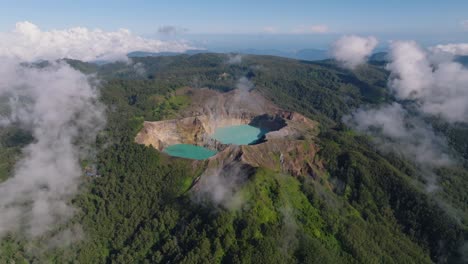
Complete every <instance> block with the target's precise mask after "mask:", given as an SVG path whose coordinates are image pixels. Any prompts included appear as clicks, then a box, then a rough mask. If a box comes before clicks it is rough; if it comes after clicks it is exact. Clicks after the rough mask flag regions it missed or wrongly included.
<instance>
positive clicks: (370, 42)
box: [331, 35, 378, 69]
mask: <svg viewBox="0 0 468 264" xmlns="http://www.w3.org/2000/svg"><path fill="white" fill-rule="evenodd" d="M377 44H378V41H377V39H376V38H375V37H373V36H369V37H360V36H356V35H349V36H343V37H341V38H340V39H338V40H337V41H335V42H334V43H333V45H332V48H331V54H332V56H333V58H335V60H337V61H338V62H340V63H341V64H343V66H344V67H346V68H350V69H354V68H356V67H357V66H359V65H361V64H364V63H365V62H366V61H367V58H368V57H369V56H370V55H371V54H372V51H373V50H374V49H375V47H376V46H377Z"/></svg>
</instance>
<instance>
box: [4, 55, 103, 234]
mask: <svg viewBox="0 0 468 264" xmlns="http://www.w3.org/2000/svg"><path fill="white" fill-rule="evenodd" d="M0 80H1V81H0V96H7V97H9V98H10V109H11V114H10V115H9V116H8V117H7V119H8V120H11V121H12V122H14V123H16V124H21V125H22V126H23V127H27V128H29V129H30V131H31V133H32V135H33V137H34V142H32V143H31V144H29V145H27V146H26V147H24V148H23V150H22V157H21V159H20V160H19V161H18V162H17V164H16V165H15V169H14V175H13V177H11V178H9V179H8V180H6V181H4V182H2V183H0V216H1V217H0V236H1V235H4V234H5V233H7V232H9V231H15V230H16V231H24V232H26V233H27V234H29V235H30V236H38V235H41V234H43V233H44V232H47V231H50V230H52V229H53V228H55V227H57V225H58V224H61V223H63V222H64V221H66V220H67V219H69V218H70V217H71V216H72V215H73V212H74V209H73V207H71V206H70V205H69V199H70V198H71V197H72V195H74V194H75V193H76V191H77V189H78V184H79V179H80V176H81V175H82V170H81V167H80V164H79V160H80V159H81V158H84V157H86V156H87V154H89V151H90V148H89V146H91V145H92V144H93V143H94V140H95V137H96V134H97V132H98V131H99V130H100V129H101V128H103V126H104V124H105V119H104V111H103V106H102V105H101V104H100V103H99V102H98V92H97V90H96V88H95V87H94V86H92V85H90V83H89V80H88V77H87V76H85V75H83V74H82V73H81V72H78V71H76V70H74V69H72V68H71V67H70V66H68V65H67V64H65V63H52V64H51V65H49V66H46V67H44V68H38V67H34V66H30V65H24V64H22V63H20V62H19V61H14V60H11V59H7V58H3V59H2V64H0Z"/></svg>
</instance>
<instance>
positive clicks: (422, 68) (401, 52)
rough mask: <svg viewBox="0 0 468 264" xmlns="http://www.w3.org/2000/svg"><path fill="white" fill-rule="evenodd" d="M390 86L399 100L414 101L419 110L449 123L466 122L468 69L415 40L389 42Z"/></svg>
mask: <svg viewBox="0 0 468 264" xmlns="http://www.w3.org/2000/svg"><path fill="white" fill-rule="evenodd" d="M390 49H391V52H390V57H391V63H390V64H388V65H387V69H388V70H389V71H390V72H391V75H390V80H389V86H390V88H391V89H392V90H393V91H394V92H395V94H396V96H397V97H398V98H400V99H410V100H415V101H417V102H418V104H419V109H420V110H421V111H423V112H425V113H428V114H432V115H440V116H441V117H443V118H444V119H446V120H448V121H450V122H467V121H468V103H467V102H468V69H467V68H465V67H463V66H462V65H461V64H459V63H456V62H454V61H452V60H450V59H444V60H441V59H437V60H434V59H433V58H434V54H437V53H438V51H435V52H434V49H432V51H427V50H424V49H422V48H421V47H420V46H419V45H418V44H417V43H416V42H414V41H397V42H394V43H392V44H391V47H390Z"/></svg>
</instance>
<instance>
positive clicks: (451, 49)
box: [430, 43, 468, 55]
mask: <svg viewBox="0 0 468 264" xmlns="http://www.w3.org/2000/svg"><path fill="white" fill-rule="evenodd" d="M430 50H431V51H432V52H445V53H449V54H452V55H468V43H451V44H444V45H436V46H434V47H431V48H430Z"/></svg>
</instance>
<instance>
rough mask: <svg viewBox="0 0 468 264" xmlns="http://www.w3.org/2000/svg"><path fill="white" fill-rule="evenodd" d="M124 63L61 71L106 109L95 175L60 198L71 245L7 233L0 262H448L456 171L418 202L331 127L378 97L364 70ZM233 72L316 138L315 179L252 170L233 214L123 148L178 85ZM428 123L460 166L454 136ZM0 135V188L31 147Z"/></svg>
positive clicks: (460, 189) (460, 137)
mask: <svg viewBox="0 0 468 264" xmlns="http://www.w3.org/2000/svg"><path fill="white" fill-rule="evenodd" d="M134 60H135V62H136V63H140V64H141V65H143V68H144V69H145V71H144V73H142V72H141V71H138V70H137V69H135V67H133V66H132V65H128V64H125V63H113V64H107V65H103V66H100V67H97V66H95V65H93V64H87V63H82V62H79V61H69V63H70V64H72V65H73V66H74V67H76V68H77V69H80V70H82V71H84V72H88V73H97V74H98V76H100V77H101V78H102V79H103V80H104V81H103V83H102V101H103V102H104V103H105V104H106V105H107V106H108V113H107V116H108V124H107V127H106V129H105V131H103V132H102V133H101V134H100V135H99V137H98V139H97V146H98V149H99V153H98V155H97V158H96V161H95V162H96V165H97V168H98V174H99V175H100V176H99V177H95V178H91V179H90V178H86V183H85V184H84V186H83V190H82V192H81V193H80V194H79V195H78V196H77V197H76V198H75V199H74V201H73V203H74V204H75V206H76V207H78V208H79V209H80V212H79V213H78V214H77V215H76V217H75V218H74V219H73V220H72V222H71V223H69V224H68V225H69V226H71V225H73V224H75V223H80V225H81V226H82V228H83V231H84V233H85V234H86V235H85V237H84V238H83V239H82V240H81V241H80V242H77V243H74V244H72V245H71V246H67V247H58V248H54V249H52V250H49V251H46V252H45V253H44V252H43V251H42V253H38V252H37V251H33V252H31V250H27V248H28V247H31V246H30V245H29V244H28V243H27V242H26V241H25V239H24V238H21V236H15V235H12V236H10V237H7V238H6V239H4V241H3V242H2V243H1V245H0V250H1V251H0V252H2V254H1V256H0V263H1V262H9V261H11V260H15V261H16V262H17V263H21V261H26V260H29V261H30V260H33V261H37V262H46V261H48V262H56V263H63V262H78V263H218V262H223V263H294V262H296V263H411V262H414V263H430V262H448V261H450V262H455V261H459V258H460V256H459V251H458V250H459V247H460V245H461V243H462V242H463V240H464V239H466V236H467V226H468V223H467V220H468V217H467V214H468V208H467V204H468V197H467V195H466V188H467V187H468V172H467V169H466V167H463V166H454V167H447V168H441V169H440V170H439V171H438V172H437V174H439V175H440V176H441V182H442V185H443V188H442V191H441V192H440V193H438V194H437V195H435V194H434V195H432V194H431V195H428V194H427V193H425V191H424V190H423V188H422V187H421V186H422V185H421V184H420V179H421V171H420V170H419V169H418V167H417V166H416V165H414V164H412V163H411V162H409V161H406V160H404V159H402V158H401V157H398V156H395V155H392V154H388V153H387V154H383V153H379V152H378V151H377V150H376V149H375V147H374V146H373V145H372V144H371V143H370V140H369V139H368V138H366V137H364V136H362V135H358V134H355V133H354V132H353V131H350V130H349V129H348V128H346V127H345V126H344V125H343V124H342V123H341V118H342V116H343V115H345V114H347V113H349V112H350V111H351V110H352V109H353V108H355V107H358V106H359V105H361V104H364V103H368V104H378V103H381V102H385V101H390V100H392V97H391V95H390V94H389V93H388V92H387V90H386V89H385V83H386V78H387V73H386V72H385V70H383V69H382V68H381V67H380V66H378V63H376V64H377V66H375V65H374V66H372V65H368V66H363V67H360V68H358V69H357V70H355V71H347V70H343V69H341V68H339V67H337V66H336V65H335V64H334V63H333V62H332V61H323V62H317V63H312V62H301V61H296V60H290V59H281V58H276V57H269V56H248V57H244V58H243V61H242V63H240V64H228V63H227V61H228V60H227V57H226V56H225V55H219V54H197V55H192V56H188V55H181V56H173V57H157V58H135V59H134ZM224 73H226V74H224ZM244 76H246V77H248V78H249V79H250V80H251V81H252V82H254V83H255V85H256V89H258V91H259V92H261V93H262V94H264V95H265V96H266V97H267V98H269V99H270V100H272V101H273V102H274V103H276V104H277V105H279V106H280V107H283V108H285V109H289V110H294V111H298V112H301V113H303V114H304V115H306V116H308V117H310V118H313V119H315V120H319V121H320V123H321V133H320V135H319V137H318V139H317V142H307V144H318V145H319V146H320V147H321V151H320V152H319V156H320V158H321V159H322V160H323V161H324V163H325V166H326V173H324V174H323V175H320V177H318V178H312V177H305V176H304V177H291V176H289V175H283V174H278V173H276V172H272V171H268V170H266V169H258V170H256V171H255V172H254V173H253V174H252V175H251V176H250V177H249V179H248V180H247V181H246V182H245V183H244V184H243V185H242V187H241V189H240V192H241V193H242V196H243V198H244V203H243V204H242V206H241V207H240V208H237V209H234V210H232V209H231V210H229V209H226V208H223V207H222V206H218V205H214V204H211V203H209V202H204V203H199V202H195V201H194V200H193V199H192V191H188V187H190V185H191V183H192V181H193V180H194V179H195V178H196V177H197V176H198V175H199V174H200V173H201V171H202V170H203V166H204V164H198V166H197V167H196V168H195V169H194V167H193V165H192V164H191V163H190V162H189V161H186V160H182V159H174V158H168V157H167V156H165V155H161V154H160V153H159V152H158V151H156V150H154V149H152V148H148V147H144V146H141V145H137V144H135V143H134V142H133V138H134V135H135V134H136V132H137V131H138V130H139V129H140V128H141V125H142V122H143V120H160V119H163V118H168V117H171V116H173V115H175V114H176V113H177V111H179V110H180V109H182V108H184V107H185V106H187V105H188V104H189V103H190V102H189V100H190V99H189V98H188V97H185V96H181V95H180V94H178V92H177V90H178V89H179V88H182V87H185V86H192V87H210V88H213V89H218V90H221V91H227V90H230V89H233V88H234V87H235V84H236V82H237V80H238V79H239V78H240V77H244ZM433 123H434V126H435V127H436V128H437V129H438V130H439V131H440V132H441V133H444V134H445V135H447V137H448V138H449V142H450V143H451V144H452V145H453V147H454V151H455V152H457V153H458V154H461V155H460V159H461V160H462V164H463V162H465V163H466V159H467V156H466V155H467V154H466V153H467V144H468V139H467V138H466V137H465V136H464V135H465V134H464V131H466V126H465V125H463V124H459V125H457V126H452V125H449V124H445V123H443V122H440V121H437V120H434V121H433ZM0 138H1V141H0V143H1V144H0V150H2V151H1V152H0V153H2V155H0V179H2V177H3V178H5V177H6V176H7V175H9V173H10V172H11V169H12V164H13V162H14V159H15V157H17V156H18V155H19V149H20V148H21V146H23V145H24V144H27V143H28V142H30V141H31V140H33V139H32V138H31V137H30V135H29V134H28V133H26V132H24V131H22V130H18V129H17V128H11V129H9V130H2V132H1V134H0ZM3 149H5V151H9V152H4V151H3ZM3 153H10V154H11V153H16V154H15V155H10V154H3ZM442 205H446V206H453V207H454V208H457V211H456V212H453V211H448V210H446V207H444V206H442ZM449 212H450V213H449ZM61 228H65V227H61ZM41 239H43V241H45V240H47V237H44V238H41ZM37 243H40V241H39V242H37Z"/></svg>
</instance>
